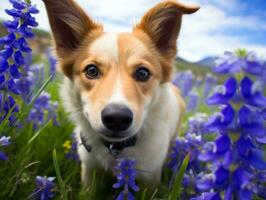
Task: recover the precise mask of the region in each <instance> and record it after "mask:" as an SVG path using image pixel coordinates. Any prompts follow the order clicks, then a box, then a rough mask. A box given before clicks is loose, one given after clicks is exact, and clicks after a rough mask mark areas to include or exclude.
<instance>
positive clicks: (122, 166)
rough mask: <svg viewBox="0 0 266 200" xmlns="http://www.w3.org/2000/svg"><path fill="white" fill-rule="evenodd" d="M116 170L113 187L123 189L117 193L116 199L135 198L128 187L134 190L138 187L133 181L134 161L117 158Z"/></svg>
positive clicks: (134, 176) (134, 175) (134, 172)
mask: <svg viewBox="0 0 266 200" xmlns="http://www.w3.org/2000/svg"><path fill="white" fill-rule="evenodd" d="M116 170H118V175H117V183H115V184H114V185H113V188H121V187H123V190H122V191H121V192H120V193H119V195H118V196H117V198H116V199H117V200H120V199H125V200H126V199H132V200H133V199H135V198H134V196H133V194H132V193H131V192H130V189H132V190H133V191H135V192H137V191H139V187H138V186H137V185H136V182H135V179H136V174H137V173H136V170H135V161H133V160H128V159H123V160H118V165H117V167H116Z"/></svg>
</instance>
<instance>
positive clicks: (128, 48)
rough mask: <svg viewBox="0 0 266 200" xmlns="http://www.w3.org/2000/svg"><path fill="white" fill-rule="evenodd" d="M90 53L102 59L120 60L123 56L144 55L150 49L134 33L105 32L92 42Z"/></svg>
mask: <svg viewBox="0 0 266 200" xmlns="http://www.w3.org/2000/svg"><path fill="white" fill-rule="evenodd" d="M89 54H93V55H94V56H96V57H100V59H104V60H109V61H110V60H112V61H114V62H119V59H121V58H123V57H127V58H130V57H142V56H145V54H149V51H148V49H147V47H146V46H145V44H144V43H143V42H141V41H140V40H139V39H137V38H136V37H135V36H134V35H133V34H130V33H105V34H103V35H101V36H99V37H98V38H96V39H95V40H94V41H93V42H92V44H91V45H90V47H89Z"/></svg>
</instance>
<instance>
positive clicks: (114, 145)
mask: <svg viewBox="0 0 266 200" xmlns="http://www.w3.org/2000/svg"><path fill="white" fill-rule="evenodd" d="M136 142H137V136H133V137H131V138H128V139H126V140H124V141H121V142H110V141H107V140H104V139H102V143H103V145H104V146H105V147H106V148H107V149H108V150H109V152H110V154H112V155H113V156H115V157H116V156H118V155H119V154H120V153H121V152H122V151H123V149H124V148H127V147H131V146H134V145H135V144H136Z"/></svg>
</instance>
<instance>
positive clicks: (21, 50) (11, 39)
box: [0, 0, 38, 95]
mask: <svg viewBox="0 0 266 200" xmlns="http://www.w3.org/2000/svg"><path fill="white" fill-rule="evenodd" d="M9 2H10V3H11V4H12V6H13V8H12V9H6V10H5V12H6V13H7V14H8V15H10V16H11V17H12V18H13V19H12V20H8V21H6V22H4V23H3V26H4V27H5V28H6V29H7V30H8V35H6V36H4V37H2V38H0V45H1V46H3V47H4V49H3V50H2V51H1V52H0V74H1V77H0V90H2V91H4V92H5V93H7V92H8V93H13V94H16V95H19V94H20V92H19V89H18V84H17V80H19V79H20V78H21V72H20V71H21V69H20V67H21V66H22V65H24V64H25V57H24V54H25V53H29V52H30V51H31V49H30V47H29V46H28V43H27V41H26V39H27V38H31V37H33V35H34V34H33V32H32V30H31V27H36V26H38V23H37V22H36V21H35V18H34V17H32V14H37V13H38V10H37V9H36V7H35V6H32V5H31V4H29V3H26V2H24V1H21V0H9Z"/></svg>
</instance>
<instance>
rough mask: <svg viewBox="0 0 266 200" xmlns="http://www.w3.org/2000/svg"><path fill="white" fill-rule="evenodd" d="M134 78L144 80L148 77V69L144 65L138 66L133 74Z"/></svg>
mask: <svg viewBox="0 0 266 200" xmlns="http://www.w3.org/2000/svg"><path fill="white" fill-rule="evenodd" d="M134 78H135V80H137V81H141V82H145V81H148V80H149V78H150V71H149V70H148V69H147V68H145V67H140V68H139V69H137V71H136V72H135V74H134Z"/></svg>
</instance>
